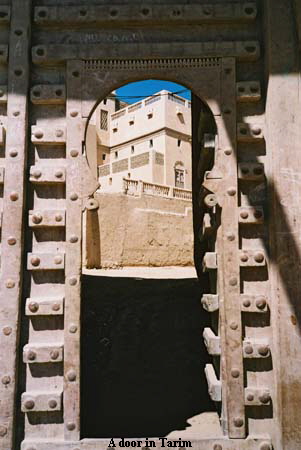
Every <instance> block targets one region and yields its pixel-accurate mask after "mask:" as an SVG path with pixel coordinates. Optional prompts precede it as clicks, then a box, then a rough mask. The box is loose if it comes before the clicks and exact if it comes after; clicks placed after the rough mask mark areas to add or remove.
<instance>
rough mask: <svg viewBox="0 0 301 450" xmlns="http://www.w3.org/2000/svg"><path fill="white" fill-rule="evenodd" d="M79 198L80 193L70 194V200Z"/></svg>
mask: <svg viewBox="0 0 301 450" xmlns="http://www.w3.org/2000/svg"><path fill="white" fill-rule="evenodd" d="M77 199H78V195H77V194H76V193H75V192H73V193H72V194H71V195H70V200H72V201H73V202H75V201H76V200H77Z"/></svg>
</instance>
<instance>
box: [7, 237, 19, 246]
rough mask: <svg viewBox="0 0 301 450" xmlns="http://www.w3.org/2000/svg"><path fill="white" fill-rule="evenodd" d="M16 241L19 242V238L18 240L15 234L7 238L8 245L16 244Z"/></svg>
mask: <svg viewBox="0 0 301 450" xmlns="http://www.w3.org/2000/svg"><path fill="white" fill-rule="evenodd" d="M16 242H17V240H16V238H15V237H13V236H10V237H9V238H8V239H7V243H8V245H15V244H16Z"/></svg>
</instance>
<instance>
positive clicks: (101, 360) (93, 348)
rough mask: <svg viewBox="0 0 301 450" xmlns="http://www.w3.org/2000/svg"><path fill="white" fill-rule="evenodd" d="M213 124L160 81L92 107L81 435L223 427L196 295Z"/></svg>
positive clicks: (180, 89)
mask: <svg viewBox="0 0 301 450" xmlns="http://www.w3.org/2000/svg"><path fill="white" fill-rule="evenodd" d="M192 111H195V112H196V113H195V115H194V113H193V114H192ZM206 133H211V134H212V135H214V134H215V133H216V127H215V123H214V118H213V115H212V113H211V111H210V110H209V108H208V107H207V106H206V105H205V104H204V103H203V102H202V101H201V100H200V99H198V98H196V97H195V96H193V98H192V99H191V93H190V91H189V90H188V89H186V88H185V87H184V86H180V85H177V84H175V83H169V82H165V81H161V80H147V81H143V82H136V83H130V84H128V85H126V86H123V87H122V88H120V89H117V91H114V92H112V93H110V94H109V95H108V96H107V97H106V98H105V99H102V100H101V101H99V102H98V103H97V105H95V108H93V113H91V115H90V119H89V122H88V124H87V127H86V140H85V149H86V156H87V159H88V163H89V165H90V168H91V171H92V172H93V173H94V175H95V176H96V177H97V178H98V181H99V185H100V186H99V189H98V191H97V192H96V193H95V195H94V198H95V199H96V200H97V204H98V208H97V209H92V210H88V211H86V213H85V218H84V219H85V220H84V224H85V226H84V236H83V237H84V239H83V242H84V254H85V258H84V268H83V273H84V275H83V282H82V302H81V304H82V315H81V316H82V325H81V327H82V332H81V336H82V337H81V433H82V437H83V438H106V437H159V436H161V437H162V436H171V437H172V436H173V433H176V436H175V437H180V436H181V434H179V433H184V434H183V437H186V438H187V437H188V438H190V437H191V438H195V439H197V438H199V437H200V436H199V434H201V433H202V428H203V430H204V431H205V432H206V433H207V434H206V435H207V436H208V433H209V435H210V430H209V429H208V427H209V428H210V426H211V432H212V436H214V437H217V436H218V435H219V434H220V433H221V432H220V428H219V423H218V415H217V413H216V405H214V404H213V402H212V401H211V400H210V398H209V395H208V387H207V382H206V379H205V374H204V368H205V365H206V363H208V362H209V361H210V358H209V356H208V354H207V350H206V348H205V345H204V342H203V338H202V333H203V329H204V328H205V327H206V326H209V324H210V318H209V315H208V313H206V312H205V311H204V310H203V309H202V308H201V303H200V298H201V295H202V293H203V292H208V286H209V282H210V280H209V274H208V273H204V272H203V269H202V267H200V261H201V260H202V254H203V253H205V251H207V249H204V248H203V246H202V243H201V241H200V239H199V235H200V231H201V226H200V224H201V223H202V218H203V215H204V211H203V210H202V209H201V208H200V205H199V201H198V196H199V190H200V183H201V177H202V176H203V174H202V173H201V172H202V170H203V169H202V167H203V166H202V164H201V165H200V155H201V147H202V143H203V141H204V135H205V134H206ZM206 164H207V166H208V168H207V166H206V168H207V170H209V169H210V165H211V164H213V161H209V165H208V161H207V162H206ZM193 199H194V201H193ZM197 274H198V276H199V278H198V277H197ZM211 281H212V280H211Z"/></svg>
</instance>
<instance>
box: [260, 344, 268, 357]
mask: <svg viewBox="0 0 301 450" xmlns="http://www.w3.org/2000/svg"><path fill="white" fill-rule="evenodd" d="M269 351H270V349H269V347H268V346H267V345H261V346H260V347H259V348H258V353H259V354H260V355H261V356H267V355H268V354H269Z"/></svg>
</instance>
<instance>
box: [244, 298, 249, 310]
mask: <svg viewBox="0 0 301 450" xmlns="http://www.w3.org/2000/svg"><path fill="white" fill-rule="evenodd" d="M243 305H244V306H245V308H249V306H251V302H250V300H249V299H248V298H246V299H245V300H244V301H243Z"/></svg>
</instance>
